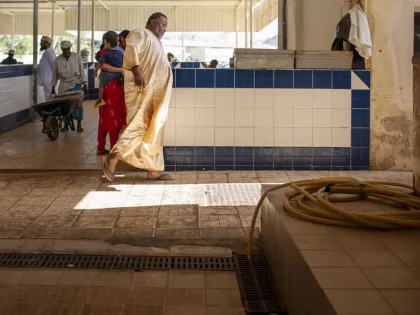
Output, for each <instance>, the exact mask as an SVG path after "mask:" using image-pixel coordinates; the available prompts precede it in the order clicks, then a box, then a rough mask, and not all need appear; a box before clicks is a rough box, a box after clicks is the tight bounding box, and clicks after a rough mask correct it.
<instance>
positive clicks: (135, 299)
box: [127, 287, 166, 305]
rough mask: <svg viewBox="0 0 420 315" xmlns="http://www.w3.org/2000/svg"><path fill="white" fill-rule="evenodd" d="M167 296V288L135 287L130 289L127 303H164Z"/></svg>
mask: <svg viewBox="0 0 420 315" xmlns="http://www.w3.org/2000/svg"><path fill="white" fill-rule="evenodd" d="M165 298H166V288H143V287H135V288H131V289H130V293H129V296H128V299H127V304H141V305H164V304H165Z"/></svg>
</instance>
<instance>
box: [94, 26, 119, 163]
mask: <svg viewBox="0 0 420 315" xmlns="http://www.w3.org/2000/svg"><path fill="white" fill-rule="evenodd" d="M103 38H104V49H105V51H104V50H102V51H101V57H100V59H99V65H100V69H101V75H100V77H99V79H100V87H101V86H102V91H103V94H102V95H101V96H102V97H100V99H99V100H98V101H97V102H96V104H95V106H97V107H99V126H98V146H97V150H96V152H97V154H98V155H102V154H107V153H108V150H106V149H105V145H106V136H107V134H109V141H110V149H112V148H113V147H114V145H115V143H116V142H117V141H118V136H119V134H120V132H121V130H122V128H123V127H124V126H125V117H126V110H125V101H124V91H123V87H122V84H121V82H122V76H123V75H124V71H123V70H122V62H123V53H122V51H121V50H119V49H117V47H118V34H117V33H115V32H113V31H108V32H106V33H105V34H104V37H103ZM107 66H109V67H107Z"/></svg>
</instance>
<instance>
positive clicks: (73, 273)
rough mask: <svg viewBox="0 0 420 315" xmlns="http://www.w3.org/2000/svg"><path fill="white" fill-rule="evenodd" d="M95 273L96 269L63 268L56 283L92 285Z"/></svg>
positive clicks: (96, 273)
mask: <svg viewBox="0 0 420 315" xmlns="http://www.w3.org/2000/svg"><path fill="white" fill-rule="evenodd" d="M97 275H98V271H97V270H64V271H63V273H62V274H61V277H60V279H59V280H58V283H57V285H62V286H93V284H94V282H95V279H96V277H97Z"/></svg>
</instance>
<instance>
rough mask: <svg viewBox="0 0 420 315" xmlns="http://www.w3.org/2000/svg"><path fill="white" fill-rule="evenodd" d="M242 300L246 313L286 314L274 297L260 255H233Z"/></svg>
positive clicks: (268, 276) (274, 294)
mask: <svg viewBox="0 0 420 315" xmlns="http://www.w3.org/2000/svg"><path fill="white" fill-rule="evenodd" d="M233 259H234V262H235V265H236V274H237V278H238V283H239V289H240V291H241V298H242V302H243V304H244V306H245V309H246V311H247V314H248V315H252V314H259V315H262V314H281V315H283V314H286V311H285V310H284V308H283V307H282V306H281V304H280V302H279V301H278V299H277V297H276V293H275V291H274V286H273V283H272V281H271V278H270V275H269V273H268V270H267V267H266V264H265V262H264V259H263V257H262V256H261V255H252V259H251V261H249V260H248V257H247V256H246V255H234V257H233Z"/></svg>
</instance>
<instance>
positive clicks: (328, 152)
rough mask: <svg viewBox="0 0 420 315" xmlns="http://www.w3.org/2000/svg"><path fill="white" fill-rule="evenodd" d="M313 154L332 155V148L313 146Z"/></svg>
mask: <svg viewBox="0 0 420 315" xmlns="http://www.w3.org/2000/svg"><path fill="white" fill-rule="evenodd" d="M312 153H313V156H314V157H315V156H316V157H330V156H331V155H332V149H331V148H313V149H312Z"/></svg>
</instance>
